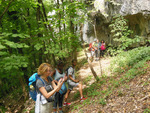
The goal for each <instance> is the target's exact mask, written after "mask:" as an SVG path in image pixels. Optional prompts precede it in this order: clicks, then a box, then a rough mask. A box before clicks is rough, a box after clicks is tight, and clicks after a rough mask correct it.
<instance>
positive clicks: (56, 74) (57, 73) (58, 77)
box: [54, 69, 65, 80]
mask: <svg viewBox="0 0 150 113" xmlns="http://www.w3.org/2000/svg"><path fill="white" fill-rule="evenodd" d="M55 70H56V72H55V74H54V79H55V80H57V79H60V78H63V77H64V76H65V73H64V72H63V73H62V74H61V73H59V72H58V70H57V69H55Z"/></svg>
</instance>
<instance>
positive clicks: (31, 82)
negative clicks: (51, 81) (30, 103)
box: [28, 73, 45, 101]
mask: <svg viewBox="0 0 150 113" xmlns="http://www.w3.org/2000/svg"><path fill="white" fill-rule="evenodd" d="M37 79H39V80H41V81H42V83H43V84H44V85H45V83H44V81H43V80H42V79H41V78H40V77H39V75H38V74H37V73H34V74H33V75H32V76H31V77H30V78H29V84H28V85H29V95H30V97H31V98H32V99H33V100H34V101H36V95H37V92H36V80H37Z"/></svg>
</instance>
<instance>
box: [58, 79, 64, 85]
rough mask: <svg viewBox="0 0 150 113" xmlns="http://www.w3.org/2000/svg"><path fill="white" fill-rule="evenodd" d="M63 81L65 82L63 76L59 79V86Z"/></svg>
mask: <svg viewBox="0 0 150 113" xmlns="http://www.w3.org/2000/svg"><path fill="white" fill-rule="evenodd" d="M62 82H63V78H61V79H60V80H59V81H58V86H59V85H61V83H62Z"/></svg>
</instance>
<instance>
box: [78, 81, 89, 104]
mask: <svg viewBox="0 0 150 113" xmlns="http://www.w3.org/2000/svg"><path fill="white" fill-rule="evenodd" d="M78 87H79V92H80V96H81V98H80V101H81V102H82V101H84V100H86V99H87V98H84V97H83V91H82V84H81V83H79V84H78Z"/></svg>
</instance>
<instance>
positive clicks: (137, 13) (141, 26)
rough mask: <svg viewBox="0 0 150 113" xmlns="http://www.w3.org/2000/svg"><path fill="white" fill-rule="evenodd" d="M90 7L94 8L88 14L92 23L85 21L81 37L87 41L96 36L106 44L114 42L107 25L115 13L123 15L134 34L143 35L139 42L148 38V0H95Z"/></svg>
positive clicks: (149, 4) (149, 7) (149, 22)
mask: <svg viewBox="0 0 150 113" xmlns="http://www.w3.org/2000/svg"><path fill="white" fill-rule="evenodd" d="M91 7H92V8H93V9H95V11H93V12H92V13H91V14H90V18H91V19H92V20H93V23H89V22H87V23H86V24H85V26H86V27H87V28H85V26H84V30H83V33H84V37H83V38H84V40H85V41H87V42H88V43H89V42H91V41H93V39H94V38H96V37H97V38H98V39H99V40H105V41H106V42H107V44H110V43H111V44H113V43H114V41H113V39H112V36H111V35H110V28H109V25H110V23H111V20H112V17H113V16H114V15H115V14H121V15H123V16H124V17H125V18H126V19H127V20H128V25H129V28H130V29H131V30H133V32H134V34H135V35H139V36H141V37H143V41H142V42H141V44H145V40H147V39H148V40H150V0H107V2H106V0H95V1H94V5H93V6H91ZM94 26H95V28H94ZM95 29H96V30H95ZM94 30H95V31H94ZM95 34H96V35H95Z"/></svg>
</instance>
